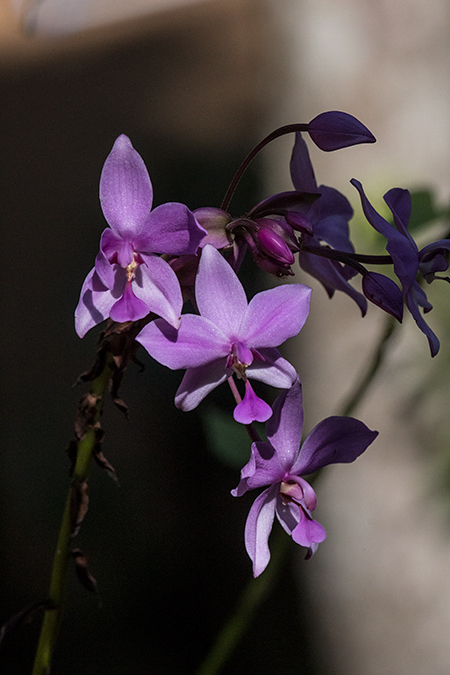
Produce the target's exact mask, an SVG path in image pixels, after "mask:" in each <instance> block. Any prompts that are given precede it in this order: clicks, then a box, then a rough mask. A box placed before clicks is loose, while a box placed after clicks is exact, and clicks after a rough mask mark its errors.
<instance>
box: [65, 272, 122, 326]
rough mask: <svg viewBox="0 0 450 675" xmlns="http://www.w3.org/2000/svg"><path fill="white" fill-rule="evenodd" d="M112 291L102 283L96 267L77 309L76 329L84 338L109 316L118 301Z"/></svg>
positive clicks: (86, 282)
mask: <svg viewBox="0 0 450 675" xmlns="http://www.w3.org/2000/svg"><path fill="white" fill-rule="evenodd" d="M116 300H117V298H115V297H114V296H113V295H112V293H111V291H110V290H109V289H108V288H106V286H105V285H104V284H103V283H102V281H101V279H100V277H99V276H98V274H97V273H96V270H95V267H93V268H92V270H91V271H90V272H89V274H88V275H87V277H86V279H85V280H84V283H83V286H82V288H81V293H80V299H79V301H78V305H77V308H76V310H75V330H76V332H77V335H78V336H79V337H80V338H82V337H84V336H85V335H86V333H87V332H88V331H89V330H90V329H91V328H93V327H94V326H96V325H97V324H99V323H100V322H101V321H104V320H105V319H106V318H107V317H108V316H109V310H110V309H111V307H112V306H113V304H114V303H115V302H116Z"/></svg>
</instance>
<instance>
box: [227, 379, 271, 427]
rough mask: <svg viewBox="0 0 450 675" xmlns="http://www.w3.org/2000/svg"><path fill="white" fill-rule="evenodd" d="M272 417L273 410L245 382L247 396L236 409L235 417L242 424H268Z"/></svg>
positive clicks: (248, 383)
mask: <svg viewBox="0 0 450 675" xmlns="http://www.w3.org/2000/svg"><path fill="white" fill-rule="evenodd" d="M271 415H272V408H271V407H270V405H269V404H268V403H266V402H265V401H263V400H262V399H261V398H259V396H257V395H256V394H255V392H254V391H253V389H252V385H251V384H250V382H249V381H248V380H246V382H245V396H244V398H243V399H242V401H241V402H240V403H238V404H237V406H236V407H235V409H234V412H233V417H234V419H235V421H236V422H239V423H240V424H251V423H252V422H266V421H267V420H268V419H269V417H270V416H271Z"/></svg>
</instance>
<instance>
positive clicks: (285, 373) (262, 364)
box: [245, 347, 298, 389]
mask: <svg viewBox="0 0 450 675" xmlns="http://www.w3.org/2000/svg"><path fill="white" fill-rule="evenodd" d="M260 353H261V356H263V358H264V359H265V360H264V361H260V360H259V359H255V360H254V361H253V363H252V364H251V365H250V366H249V367H248V368H247V370H246V371H245V372H246V375H247V377H248V378H251V379H253V380H258V381H259V382H264V383H265V384H270V386H271V387H278V388H279V389H289V388H290V387H291V386H292V385H293V384H294V382H295V380H296V379H297V378H298V374H297V371H296V370H295V368H294V367H293V366H291V364H290V363H289V361H286V359H283V357H282V356H281V354H280V352H279V351H278V349H277V348H276V347H266V348H263V349H261V350H260Z"/></svg>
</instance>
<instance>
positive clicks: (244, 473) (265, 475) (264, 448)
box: [231, 441, 286, 497]
mask: <svg viewBox="0 0 450 675" xmlns="http://www.w3.org/2000/svg"><path fill="white" fill-rule="evenodd" d="M285 473H286V470H285V468H284V467H283V465H282V464H281V463H280V459H279V457H278V454H277V451H276V450H275V448H274V447H273V446H272V445H271V444H270V443H266V442H264V441H257V442H256V443H253V444H252V451H251V455H250V459H249V461H248V462H247V464H246V465H245V466H244V467H243V469H242V470H241V480H240V482H239V485H238V486H237V488H235V490H233V491H232V493H231V494H232V495H233V496H234V497H240V496H241V495H243V494H244V492H247V490H254V489H255V488H260V487H265V486H266V485H273V484H274V483H279V482H280V481H282V480H283V478H284V476H285Z"/></svg>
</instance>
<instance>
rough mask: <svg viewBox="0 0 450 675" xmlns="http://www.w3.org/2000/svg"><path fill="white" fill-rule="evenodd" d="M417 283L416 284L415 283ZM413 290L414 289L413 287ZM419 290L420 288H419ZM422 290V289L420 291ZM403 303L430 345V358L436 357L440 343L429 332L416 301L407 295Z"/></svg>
mask: <svg viewBox="0 0 450 675" xmlns="http://www.w3.org/2000/svg"><path fill="white" fill-rule="evenodd" d="M416 283H417V282H416ZM413 288H414V287H413ZM419 288H420V286H419ZM421 290H422V289H421ZM405 303H406V306H407V308H408V309H409V311H410V312H411V315H412V317H413V319H414V321H415V322H416V324H417V326H418V328H419V329H420V330H421V331H422V333H423V334H424V335H426V337H427V339H428V344H429V345H430V352H431V356H436V354H437V353H438V351H439V348H440V343H439V339H438V337H437V335H436V334H435V333H434V332H433V331H432V330H431V328H430V327H429V325H428V324H427V322H426V321H425V319H424V318H423V316H422V314H421V312H420V309H419V305H418V303H417V300H415V299H414V297H413V295H412V293H408V295H407V296H406V298H405Z"/></svg>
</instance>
